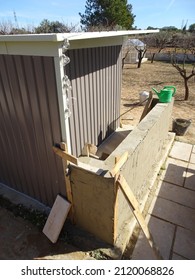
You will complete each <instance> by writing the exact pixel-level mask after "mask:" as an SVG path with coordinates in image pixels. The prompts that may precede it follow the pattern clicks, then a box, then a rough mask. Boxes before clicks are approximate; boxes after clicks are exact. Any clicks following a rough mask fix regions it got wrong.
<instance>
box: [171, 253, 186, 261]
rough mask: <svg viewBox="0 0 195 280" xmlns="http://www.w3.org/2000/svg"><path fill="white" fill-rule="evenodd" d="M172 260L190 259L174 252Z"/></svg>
mask: <svg viewBox="0 0 195 280" xmlns="http://www.w3.org/2000/svg"><path fill="white" fill-rule="evenodd" d="M171 259H172V260H175V261H176V260H178V261H179V260H181V261H182V260H188V259H186V258H184V257H183V256H180V255H178V254H175V253H173V255H172V258H171Z"/></svg>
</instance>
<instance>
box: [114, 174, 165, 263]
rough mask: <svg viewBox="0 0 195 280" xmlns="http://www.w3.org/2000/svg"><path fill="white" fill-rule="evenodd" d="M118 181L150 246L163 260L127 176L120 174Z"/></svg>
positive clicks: (159, 258)
mask: <svg viewBox="0 0 195 280" xmlns="http://www.w3.org/2000/svg"><path fill="white" fill-rule="evenodd" d="M117 182H118V184H119V187H120V188H121V190H122V192H123V194H124V195H125V197H126V199H127V200H128V202H129V204H130V206H131V208H132V210H133V214H134V216H135V218H136V220H137V222H138V223H139V225H140V227H141V229H142V231H143V233H144V235H145V236H146V238H147V240H148V243H149V245H150V247H151V248H152V249H153V252H154V254H155V256H156V258H157V259H158V260H162V259H163V258H162V256H161V254H160V252H159V249H158V247H157V246H156V244H155V242H154V239H153V237H152V234H151V233H150V231H149V228H148V225H147V223H146V221H145V220H144V217H143V215H142V213H141V211H140V209H139V203H138V201H137V199H136V197H135V196H134V194H133V192H132V191H131V189H130V187H129V185H128V184H127V182H126V180H125V178H124V177H123V176H122V175H119V176H118V179H117Z"/></svg>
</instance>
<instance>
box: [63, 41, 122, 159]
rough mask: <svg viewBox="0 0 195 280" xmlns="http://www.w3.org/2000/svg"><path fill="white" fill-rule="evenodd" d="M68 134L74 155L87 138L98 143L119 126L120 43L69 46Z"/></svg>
mask: <svg viewBox="0 0 195 280" xmlns="http://www.w3.org/2000/svg"><path fill="white" fill-rule="evenodd" d="M67 55H68V56H69V57H70V64H68V65H67V66H66V68H65V70H66V74H67V75H68V77H69V78H70V80H71V84H72V91H71V96H69V101H70V110H71V117H70V134H71V145H72V153H73V154H74V155H76V156H79V155H80V154H81V150H82V148H83V146H84V144H85V143H86V142H88V143H93V144H95V145H100V144H101V143H102V141H103V140H104V139H105V138H106V137H108V136H109V135H110V134H111V133H112V132H113V131H114V130H115V129H116V128H117V127H118V126H119V116H120V92H121V46H107V47H97V48H88V49H77V50H69V51H68V52H67Z"/></svg>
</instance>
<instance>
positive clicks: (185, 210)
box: [132, 141, 195, 260]
mask: <svg viewBox="0 0 195 280" xmlns="http://www.w3.org/2000/svg"><path fill="white" fill-rule="evenodd" d="M146 219H147V221H148V225H149V229H150V231H151V233H152V235H153V237H154V240H155V242H156V244H157V245H158V247H159V249H160V252H161V254H162V256H163V258H164V259H166V260H169V259H173V260H184V259H190V260H195V145H190V144H186V143H182V142H177V141H176V142H174V144H173V147H172V149H171V152H170V154H169V157H168V158H167V161H166V163H165V167H164V170H163V172H162V175H161V177H160V182H159V185H158V188H157V190H156V192H155V195H154V198H153V202H152V205H151V207H150V209H149V212H148V215H147V217H146ZM132 259H134V260H144V259H149V260H150V259H155V256H154V254H153V251H152V249H151V248H150V247H149V245H148V243H147V240H146V238H145V237H144V235H143V233H140V235H139V238H138V241H137V243H136V246H135V249H134V251H133V254H132Z"/></svg>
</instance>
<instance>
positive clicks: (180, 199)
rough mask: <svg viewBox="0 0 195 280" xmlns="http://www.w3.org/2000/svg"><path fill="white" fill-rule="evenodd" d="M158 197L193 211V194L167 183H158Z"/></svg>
mask: <svg viewBox="0 0 195 280" xmlns="http://www.w3.org/2000/svg"><path fill="white" fill-rule="evenodd" d="M158 196H159V197H162V198H165V199H167V200H170V201H173V202H177V203H179V204H182V205H184V206H187V207H191V208H194V209H195V193H194V191H192V190H188V189H185V188H183V187H179V186H176V185H173V184H170V183H167V182H163V181H161V182H160V185H159V191H158Z"/></svg>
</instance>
